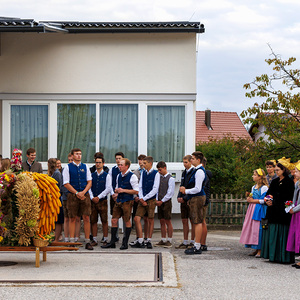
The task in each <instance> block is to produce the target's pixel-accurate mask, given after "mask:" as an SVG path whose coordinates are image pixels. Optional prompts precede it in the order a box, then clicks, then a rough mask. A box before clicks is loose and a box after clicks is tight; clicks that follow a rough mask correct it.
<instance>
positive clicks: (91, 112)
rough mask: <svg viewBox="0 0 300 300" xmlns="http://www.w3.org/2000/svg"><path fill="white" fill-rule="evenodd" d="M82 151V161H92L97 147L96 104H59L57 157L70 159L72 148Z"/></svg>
mask: <svg viewBox="0 0 300 300" xmlns="http://www.w3.org/2000/svg"><path fill="white" fill-rule="evenodd" d="M73 148H79V149H81V151H82V161H84V162H92V161H93V157H94V153H95V148H96V105H95V104H58V105H57V157H59V158H60V159H61V161H62V162H67V161H68V154H69V152H70V150H71V149H73Z"/></svg>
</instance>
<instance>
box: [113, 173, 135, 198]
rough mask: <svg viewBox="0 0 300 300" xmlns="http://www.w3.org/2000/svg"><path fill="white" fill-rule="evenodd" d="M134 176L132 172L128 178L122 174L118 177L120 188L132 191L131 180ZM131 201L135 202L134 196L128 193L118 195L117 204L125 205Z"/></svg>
mask: <svg viewBox="0 0 300 300" xmlns="http://www.w3.org/2000/svg"><path fill="white" fill-rule="evenodd" d="M132 175H133V173H132V172H128V173H127V174H126V176H124V177H123V176H122V174H121V173H120V175H119V177H118V188H122V189H124V190H132V185H131V184H130V178H131V176H132ZM130 200H133V195H131V194H127V193H121V194H118V198H117V202H121V203H124V202H126V201H130Z"/></svg>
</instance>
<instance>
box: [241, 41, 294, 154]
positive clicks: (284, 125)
mask: <svg viewBox="0 0 300 300" xmlns="http://www.w3.org/2000/svg"><path fill="white" fill-rule="evenodd" d="M270 49H271V58H270V59H266V60H265V61H266V62H267V64H268V65H269V66H272V69H273V71H274V73H273V74H272V75H267V74H263V75H261V76H257V77H256V78H255V79H254V81H253V82H251V83H246V84H245V85H244V88H245V89H246V90H249V91H248V92H246V97H248V98H256V97H259V98H261V99H263V103H262V104H258V103H257V102H255V103H254V104H253V106H252V107H249V108H248V109H246V110H244V111H243V112H242V113H241V117H242V118H244V123H245V124H253V125H255V124H259V125H263V126H264V127H265V134H266V135H267V136H268V137H269V141H271V142H272V143H275V144H277V145H280V147H279V148H281V149H282V150H283V153H285V152H286V151H287V152H289V153H291V156H295V155H296V153H297V152H299V151H300V131H299V130H300V114H299V113H300V93H299V88H300V70H299V69H293V68H292V64H293V63H294V62H295V61H296V58H293V57H291V58H289V59H288V60H283V59H282V58H281V57H280V55H277V54H275V53H274V51H273V50H272V48H271V47H270Z"/></svg>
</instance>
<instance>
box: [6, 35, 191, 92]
mask: <svg viewBox="0 0 300 300" xmlns="http://www.w3.org/2000/svg"><path fill="white" fill-rule="evenodd" d="M1 40H2V43H1V55H0V93H196V34H195V33H177V34H167V33H160V34H158V33H155V34H154V33H144V34H136V33H132V34H58V33H3V34H2V37H1Z"/></svg>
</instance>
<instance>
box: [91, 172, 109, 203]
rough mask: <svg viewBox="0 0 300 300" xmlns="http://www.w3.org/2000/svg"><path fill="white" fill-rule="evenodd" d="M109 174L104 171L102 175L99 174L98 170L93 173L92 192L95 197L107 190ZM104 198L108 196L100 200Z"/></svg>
mask: <svg viewBox="0 0 300 300" xmlns="http://www.w3.org/2000/svg"><path fill="white" fill-rule="evenodd" d="M107 175H108V174H107V173H106V172H103V173H102V174H101V175H99V176H98V174H97V171H96V172H94V173H93V174H92V194H93V196H94V197H97V196H98V195H99V194H101V193H102V192H103V191H104V190H105V188H106V177H107ZM104 199H107V197H106V196H105V197H104V198H101V199H100V200H104Z"/></svg>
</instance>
